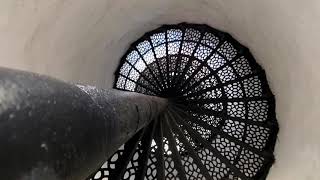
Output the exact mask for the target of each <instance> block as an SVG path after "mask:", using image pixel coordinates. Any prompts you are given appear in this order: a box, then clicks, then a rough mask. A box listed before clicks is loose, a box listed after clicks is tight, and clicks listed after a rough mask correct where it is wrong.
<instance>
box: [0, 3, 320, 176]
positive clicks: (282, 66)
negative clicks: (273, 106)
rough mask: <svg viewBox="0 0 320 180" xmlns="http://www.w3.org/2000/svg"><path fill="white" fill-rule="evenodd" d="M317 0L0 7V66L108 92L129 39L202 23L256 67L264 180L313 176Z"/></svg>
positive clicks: (317, 114) (318, 157)
mask: <svg viewBox="0 0 320 180" xmlns="http://www.w3.org/2000/svg"><path fill="white" fill-rule="evenodd" d="M319 18H320V1H318V0H309V1H299V0H281V1H279V0H264V1H263V0H257V1H252V0H241V1H239V0H229V1H224V0H161V1H160V0H130V1H127V0H90V1H88V0H46V1H40V0H1V1H0V40H1V41H0V66H5V67H11V68H17V69H23V70H29V71H33V72H39V73H42V74H48V75H51V76H54V77H57V78H60V79H63V80H66V81H72V82H81V83H88V84H91V85H97V86H99V87H111V86H112V82H113V72H114V71H115V68H116V67H117V65H118V62H119V59H120V57H121V56H122V54H123V53H124V52H125V50H126V48H127V47H128V46H129V43H130V42H133V41H134V40H135V39H137V38H138V37H140V36H141V35H142V34H143V33H144V32H146V31H149V30H151V29H153V28H156V27H158V26H159V25H161V24H164V23H179V22H182V21H186V22H194V23H207V24H209V25H211V26H213V27H216V28H218V29H221V30H224V31H227V32H229V33H231V34H232V35H233V36H234V37H235V38H236V39H238V40H239V41H240V42H242V43H243V44H245V45H247V46H248V47H249V48H250V49H251V51H252V53H253V54H254V56H255V57H256V58H257V61H258V62H259V63H260V64H261V65H262V66H263V67H264V68H265V70H266V72H267V75H268V79H269V81H270V85H271V88H272V90H273V91H274V93H275V95H276V98H277V113H278V114H277V115H278V120H279V124H280V133H279V140H278V143H277V146H276V152H275V153H276V158H277V161H276V164H275V165H274V166H273V168H272V170H271V172H270V175H269V179H270V180H318V179H320V140H319V138H320V131H319V130H318V129H319V127H320V120H319V119H320V95H319V92H320V72H319V66H320V61H319V60H318V58H319V57H320V47H319V44H318V42H320V33H319V32H320V21H319Z"/></svg>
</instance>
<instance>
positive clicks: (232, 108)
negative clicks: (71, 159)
mask: <svg viewBox="0 0 320 180" xmlns="http://www.w3.org/2000/svg"><path fill="white" fill-rule="evenodd" d="M114 88H116V89H119V90H125V91H132V92H138V93H143V94H147V95H152V96H159V97H164V98H167V99H168V100H169V105H168V108H167V110H166V111H165V112H164V113H162V114H161V115H160V116H159V117H157V118H155V119H152V121H151V123H149V124H148V126H147V127H145V128H143V129H141V130H140V131H139V132H138V133H136V134H135V135H134V136H133V137H132V138H131V139H130V140H129V141H127V142H126V143H125V144H124V145H122V146H121V147H120V148H119V149H118V151H116V152H115V153H114V154H113V155H112V156H111V157H110V158H109V159H108V161H107V162H106V163H105V164H104V165H102V167H101V168H100V169H99V170H97V172H95V173H93V174H92V175H91V176H90V177H89V178H88V179H89V180H107V179H108V180H120V179H123V180H133V179H141V180H142V179H143V180H153V179H159V180H162V179H170V180H171V179H179V180H186V179H188V180H189V179H190V180H198V179H201V180H202V179H203V180H205V179H207V180H209V179H214V180H220V179H232V180H240V179H241V180H245V179H257V180H263V179H266V177H267V174H268V171H269V169H270V167H271V165H272V164H273V162H274V160H275V158H274V155H273V151H274V145H275V141H276V137H277V133H278V124H277V120H276V116H275V98H274V95H273V94H272V92H271V90H270V89H269V86H268V82H267V79H266V74H265V72H264V70H263V69H262V68H261V66H259V65H258V64H257V63H256V61H255V59H254V57H253V56H252V55H251V53H250V51H249V50H248V49H247V48H246V47H244V46H243V45H241V44H240V43H239V42H237V41H236V40H235V39H234V38H233V37H231V35H229V34H227V33H224V32H221V31H219V30H216V29H214V28H211V27H209V26H207V25H203V24H188V23H181V24H177V25H164V26H161V27H160V28H158V29H155V30H153V31H151V32H148V33H146V34H145V35H143V37H141V38H140V39H139V40H137V41H136V42H134V43H133V44H132V45H131V46H130V48H129V49H128V51H127V52H126V54H125V55H124V56H123V58H122V60H121V63H120V65H119V68H118V70H117V71H116V79H115V83H114Z"/></svg>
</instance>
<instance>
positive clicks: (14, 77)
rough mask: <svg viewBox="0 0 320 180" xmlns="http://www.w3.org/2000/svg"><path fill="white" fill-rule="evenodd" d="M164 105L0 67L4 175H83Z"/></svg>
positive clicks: (14, 179)
mask: <svg viewBox="0 0 320 180" xmlns="http://www.w3.org/2000/svg"><path fill="white" fill-rule="evenodd" d="M166 107H167V100H166V99H163V98H158V97H154V96H148V95H143V94H138V93H133V92H125V91H119V90H101V89H97V88H95V87H92V86H82V85H78V86H76V85H72V84H69V83H65V82H62V81H59V80H56V79H53V78H50V77H46V76H42V75H38V74H34V73H29V72H23V71H17V70H11V69H5V68H0V160H1V165H0V174H1V179H5V180H44V179H46V180H66V179H68V180H79V179H85V178H86V177H88V175H90V174H91V173H92V172H94V171H95V170H96V169H97V168H98V167H100V166H101V165H102V164H103V162H105V161H106V160H107V159H108V157H109V156H110V155H112V154H113V153H114V152H115V151H116V150H117V149H118V148H119V147H120V146H121V145H122V144H124V143H125V142H127V141H128V140H129V139H130V138H131V137H132V136H134V135H135V134H136V133H137V132H138V131H139V130H140V129H141V128H142V127H145V126H147V125H148V124H149V123H150V121H151V120H152V119H155V118H157V117H158V116H159V114H160V113H161V112H162V111H163V110H164V109H166Z"/></svg>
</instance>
